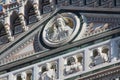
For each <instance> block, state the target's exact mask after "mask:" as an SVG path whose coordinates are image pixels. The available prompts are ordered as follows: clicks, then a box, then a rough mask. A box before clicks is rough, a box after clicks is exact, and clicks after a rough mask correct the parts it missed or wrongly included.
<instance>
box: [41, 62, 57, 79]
mask: <svg viewBox="0 0 120 80" xmlns="http://www.w3.org/2000/svg"><path fill="white" fill-rule="evenodd" d="M46 68H47V71H45V72H43V73H42V74H41V80H56V78H55V69H51V64H50V63H47V64H46Z"/></svg>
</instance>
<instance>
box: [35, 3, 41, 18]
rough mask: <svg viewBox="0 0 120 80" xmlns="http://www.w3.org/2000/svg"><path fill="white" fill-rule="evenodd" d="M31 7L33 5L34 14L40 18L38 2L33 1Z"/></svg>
mask: <svg viewBox="0 0 120 80" xmlns="http://www.w3.org/2000/svg"><path fill="white" fill-rule="evenodd" d="M33 7H34V10H35V14H36V17H37V20H40V19H41V16H40V12H39V5H38V3H34V4H33Z"/></svg>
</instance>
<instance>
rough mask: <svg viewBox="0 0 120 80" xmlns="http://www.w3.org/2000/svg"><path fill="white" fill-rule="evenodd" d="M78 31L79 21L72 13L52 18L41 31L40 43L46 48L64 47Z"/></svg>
mask: <svg viewBox="0 0 120 80" xmlns="http://www.w3.org/2000/svg"><path fill="white" fill-rule="evenodd" d="M79 29H80V19H79V17H78V16H77V15H76V14H74V13H61V14H57V15H56V16H54V17H53V18H52V19H51V20H50V21H49V22H48V23H47V24H46V25H45V27H44V29H43V31H42V33H41V34H42V35H41V36H42V37H41V38H42V40H43V41H42V42H43V43H44V44H45V45H46V46H48V47H58V46H61V45H64V44H66V43H68V42H70V41H71V40H73V39H74V38H75V36H76V35H77V33H78V31H79Z"/></svg>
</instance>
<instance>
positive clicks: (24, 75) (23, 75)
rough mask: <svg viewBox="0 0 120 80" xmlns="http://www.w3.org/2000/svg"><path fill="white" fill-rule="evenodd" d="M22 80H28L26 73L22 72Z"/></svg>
mask: <svg viewBox="0 0 120 80" xmlns="http://www.w3.org/2000/svg"><path fill="white" fill-rule="evenodd" d="M21 79H22V80H27V74H26V72H22V73H21Z"/></svg>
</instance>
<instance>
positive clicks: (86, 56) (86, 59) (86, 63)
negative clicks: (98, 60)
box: [83, 48, 92, 71]
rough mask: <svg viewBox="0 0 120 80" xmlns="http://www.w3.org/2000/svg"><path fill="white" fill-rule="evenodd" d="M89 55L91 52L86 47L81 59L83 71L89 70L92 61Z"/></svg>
mask: <svg viewBox="0 0 120 80" xmlns="http://www.w3.org/2000/svg"><path fill="white" fill-rule="evenodd" d="M91 56H92V54H91V52H90V51H89V49H88V48H87V49H85V51H84V56H83V59H84V65H83V66H84V67H83V68H84V69H83V70H85V71H87V70H89V69H90V63H91V62H92V60H91Z"/></svg>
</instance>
